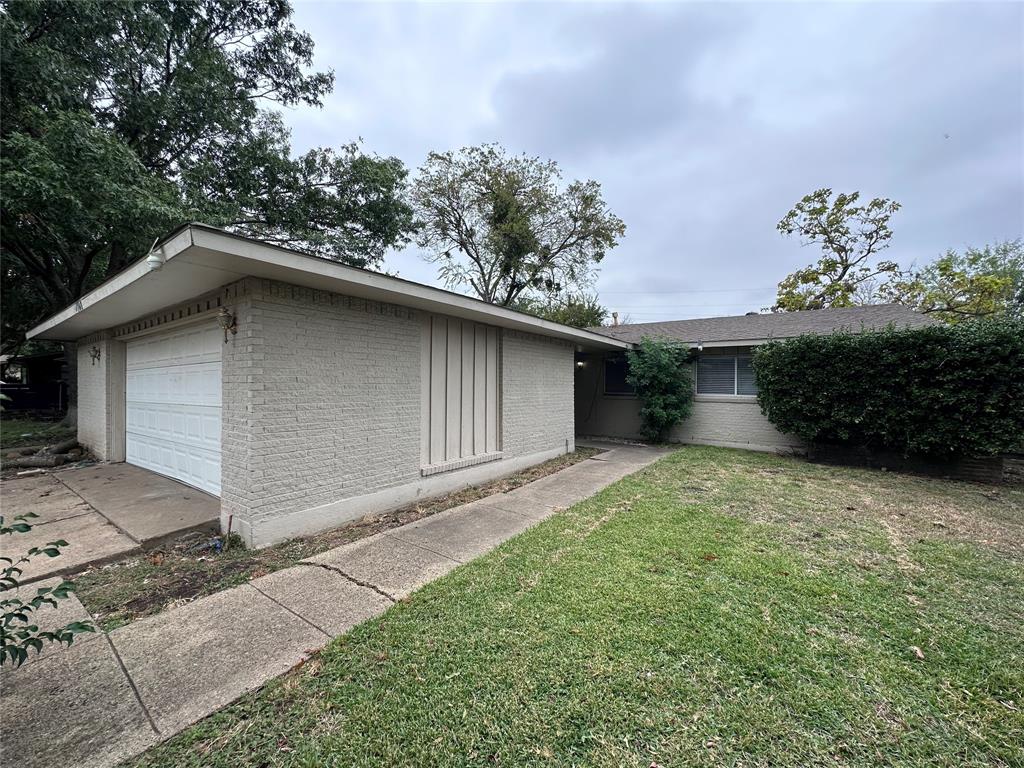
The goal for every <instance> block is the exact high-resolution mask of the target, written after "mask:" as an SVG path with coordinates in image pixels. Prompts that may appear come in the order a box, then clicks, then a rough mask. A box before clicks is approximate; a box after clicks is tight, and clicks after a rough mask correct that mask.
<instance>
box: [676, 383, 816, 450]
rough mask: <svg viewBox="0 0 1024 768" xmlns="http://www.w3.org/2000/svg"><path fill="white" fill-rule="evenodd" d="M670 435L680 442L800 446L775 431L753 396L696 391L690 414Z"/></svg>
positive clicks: (778, 447) (761, 447)
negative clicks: (707, 396)
mask: <svg viewBox="0 0 1024 768" xmlns="http://www.w3.org/2000/svg"><path fill="white" fill-rule="evenodd" d="M671 439H672V440H674V441H677V442H680V443H704V444H709V445H726V446H732V447H741V448H752V449H756V450H782V449H789V448H799V447H801V445H802V444H801V442H800V441H799V440H798V439H797V438H795V437H793V436H792V435H784V434H782V433H781V432H779V431H778V430H777V429H776V428H775V427H774V426H773V425H772V423H771V422H770V421H768V419H766V418H765V416H764V414H763V413H761V406H760V405H758V404H757V401H756V400H721V401H715V400H704V399H702V398H701V397H700V396H699V395H698V397H697V400H696V401H695V402H694V404H693V413H691V414H690V418H688V419H687V420H686V421H684V422H683V423H682V424H680V425H679V426H677V427H675V428H673V429H672V432H671Z"/></svg>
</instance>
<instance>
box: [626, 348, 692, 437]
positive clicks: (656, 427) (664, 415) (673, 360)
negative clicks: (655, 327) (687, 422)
mask: <svg viewBox="0 0 1024 768" xmlns="http://www.w3.org/2000/svg"><path fill="white" fill-rule="evenodd" d="M626 359H627V362H628V363H629V373H628V374H626V381H628V382H629V383H630V384H631V385H632V386H633V388H634V389H636V394H637V396H638V397H639V398H640V400H641V405H640V420H641V426H640V431H641V433H642V434H643V435H644V437H646V438H648V439H649V440H654V441H657V442H662V441H664V440H666V439H667V438H668V433H669V430H670V429H672V427H674V426H675V425H676V424H679V423H680V422H681V421H683V420H684V419H686V417H687V416H689V415H690V411H691V410H693V373H692V370H691V366H690V361H691V359H692V356H691V353H690V350H689V349H688V348H687V347H684V346H683V345H681V344H679V343H677V342H674V341H668V340H665V339H655V338H650V337H646V338H643V339H641V340H640V344H639V346H638V348H637V349H635V350H630V351H629V352H627V353H626Z"/></svg>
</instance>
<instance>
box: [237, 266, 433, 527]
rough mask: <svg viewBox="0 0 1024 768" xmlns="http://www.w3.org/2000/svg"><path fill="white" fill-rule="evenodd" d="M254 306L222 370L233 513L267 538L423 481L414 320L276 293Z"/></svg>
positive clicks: (264, 286) (344, 301)
mask: <svg viewBox="0 0 1024 768" xmlns="http://www.w3.org/2000/svg"><path fill="white" fill-rule="evenodd" d="M247 282H250V281H247ZM249 294H250V295H249V298H248V300H247V302H246V303H245V304H244V306H240V307H239V310H238V312H239V317H238V325H239V334H238V336H237V337H236V339H235V343H234V344H229V345H228V346H229V347H234V349H233V350H232V351H231V353H230V355H229V356H228V355H226V357H225V361H224V371H225V373H224V412H223V414H222V418H223V435H224V436H223V446H224V450H223V456H222V475H223V483H224V495H223V499H224V503H225V506H226V511H229V512H238V513H240V514H242V516H243V517H244V518H245V519H246V520H247V521H248V522H249V524H251V525H252V526H254V527H259V525H260V523H261V522H262V521H265V520H267V519H268V518H271V517H275V516H281V515H287V514H290V513H293V512H297V511H300V510H304V509H308V508H310V507H316V506H319V505H323V504H327V503H330V502H334V501H337V500H339V499H343V498H347V497H353V496H359V495H362V494H365V493H369V492H371V491H375V490H379V489H381V488H386V487H389V486H393V485H396V484H399V483H402V482H408V481H410V480H412V479H415V478H417V477H418V476H419V462H420V455H419V454H420V421H419V417H420V325H419V319H418V317H417V316H416V315H415V314H414V313H413V312H412V311H411V310H408V309H406V308H403V307H396V306H392V305H382V304H377V303H374V302H367V301H364V300H362V299H355V298H350V297H345V296H339V295H337V294H331V293H326V292H323V291H314V290H312V289H307V288H300V287H297V286H290V285H285V284H282V283H274V282H270V281H256V280H253V281H251V287H250V289H249Z"/></svg>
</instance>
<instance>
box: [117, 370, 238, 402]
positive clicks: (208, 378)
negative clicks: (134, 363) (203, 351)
mask: <svg viewBox="0 0 1024 768" xmlns="http://www.w3.org/2000/svg"><path fill="white" fill-rule="evenodd" d="M220 371H221V365H220V362H216V363H209V362H207V363H196V364H186V365H182V366H178V367H172V366H162V367H160V368H152V369H142V370H133V369H131V368H129V369H128V374H127V375H128V379H127V393H126V396H125V399H126V400H127V401H128V402H129V403H130V402H133V401H135V402H144V403H174V404H182V405H215V406H219V405H220V375H221V374H220Z"/></svg>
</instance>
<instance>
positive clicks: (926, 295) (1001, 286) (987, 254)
mask: <svg viewBox="0 0 1024 768" xmlns="http://www.w3.org/2000/svg"><path fill="white" fill-rule="evenodd" d="M879 294H880V298H881V300H883V301H891V302H896V303H899V304H906V305H908V306H911V307H913V308H914V309H916V310H917V311H918V312H922V313H924V314H929V315H935V317H938V318H939V319H940V320H942V321H944V322H947V323H956V322H960V321H962V320H970V319H975V318H979V317H989V316H999V315H1009V316H1013V317H1024V241H1021V240H1020V239H1017V240H1009V241H1006V242H1002V243H996V244H995V245H992V246H988V245H987V246H985V247H984V248H980V249H979V248H968V249H967V250H966V251H964V252H963V253H958V252H957V251H954V250H949V251H947V252H946V253H945V255H943V256H940V257H939V258H938V259H937V260H935V261H934V262H932V263H931V264H928V265H926V266H925V267H923V268H921V269H911V270H909V271H907V272H905V273H903V274H901V275H900V276H899V277H897V278H896V279H894V280H892V281H891V282H889V283H888V284H886V285H884V286H882V287H881V289H880V291H879Z"/></svg>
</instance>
